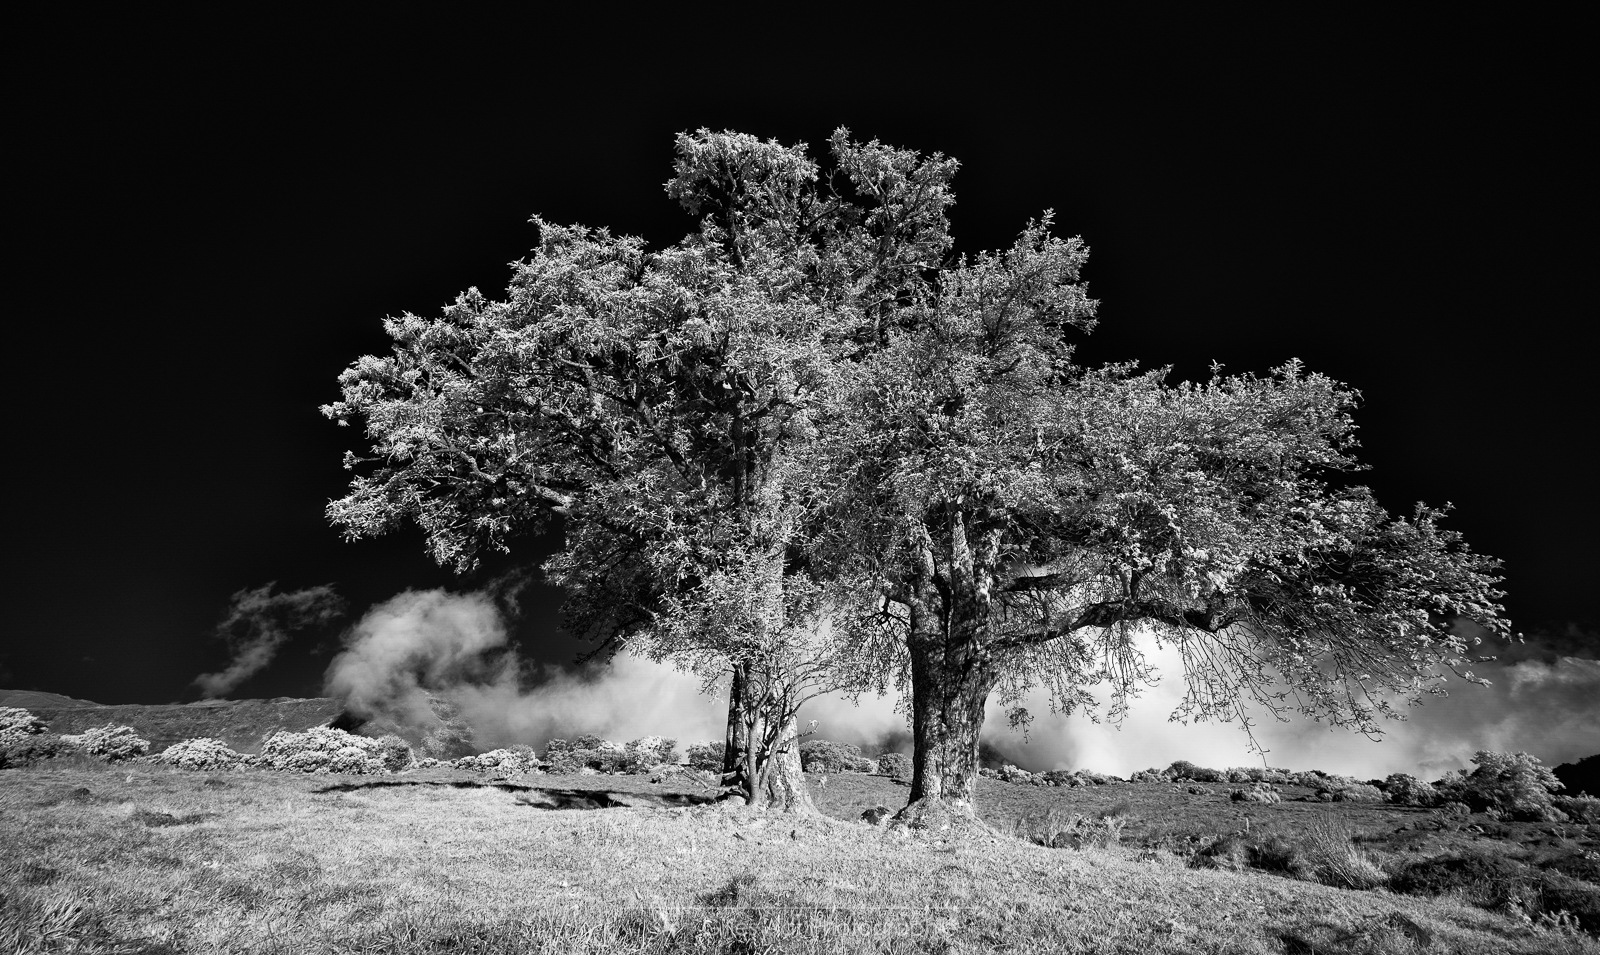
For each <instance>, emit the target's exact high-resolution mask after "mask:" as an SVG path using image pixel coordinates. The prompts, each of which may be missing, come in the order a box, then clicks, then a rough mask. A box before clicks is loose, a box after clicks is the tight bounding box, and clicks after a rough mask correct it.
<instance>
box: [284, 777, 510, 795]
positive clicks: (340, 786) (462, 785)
mask: <svg viewBox="0 0 1600 955" xmlns="http://www.w3.org/2000/svg"><path fill="white" fill-rule="evenodd" d="M399 786H432V787H434V788H438V789H499V790H501V791H503V792H508V793H514V792H529V791H531V790H533V789H536V788H537V787H535V786H522V785H519V784H517V783H508V782H492V783H480V782H477V781H476V780H471V779H453V780H448V781H444V780H437V779H374V780H372V781H371V782H365V783H337V784H335V785H332V786H324V787H322V788H321V789H313V790H312V792H314V793H318V794H321V793H353V792H357V791H359V790H362V789H393V788H396V787H399Z"/></svg>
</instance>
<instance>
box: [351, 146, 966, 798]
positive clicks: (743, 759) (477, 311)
mask: <svg viewBox="0 0 1600 955" xmlns="http://www.w3.org/2000/svg"><path fill="white" fill-rule="evenodd" d="M677 146H678V159H677V163H676V166H675V176H674V178H673V179H672V180H671V181H670V182H669V183H668V184H667V191H668V193H669V194H670V195H671V196H672V197H673V198H675V199H677V200H678V201H679V203H680V204H681V205H682V206H683V207H684V208H685V209H686V210H687V211H688V212H690V213H691V214H693V215H696V216H699V217H700V225H699V229H698V230H697V231H695V232H693V233H691V234H690V235H689V236H687V237H686V238H685V239H684V240H683V241H682V242H680V243H679V244H678V245H676V246H674V247H671V248H669V249H666V250H663V251H660V252H655V253H651V252H647V251H646V250H645V248H644V246H643V243H642V242H640V241H639V240H637V239H632V238H617V237H613V236H611V235H610V234H609V233H608V232H606V231H605V230H591V229H584V228H579V227H560V226H555V225H552V224H549V223H544V222H542V221H540V222H538V225H539V228H540V232H541V235H540V239H541V242H540V247H539V248H538V249H537V250H536V251H535V252H534V254H533V255H532V256H530V257H529V258H528V259H527V260H525V261H523V262H520V263H516V265H515V267H514V275H513V279H512V282H511V286H510V288H509V290H508V293H507V297H506V299H505V300H504V301H491V300H489V299H487V298H485V297H484V296H483V295H481V294H480V293H479V292H478V291H477V290H476V289H473V290H470V291H468V292H467V293H465V294H463V295H462V296H460V297H459V298H458V299H457V301H456V302H455V303H454V304H453V305H452V306H450V307H448V308H446V309H444V311H443V314H442V315H441V316H440V317H438V318H433V319H424V318H420V317H418V316H415V315H411V314H407V315H405V316H403V317H402V318H399V319H391V320H389V321H387V322H386V323H385V328H386V329H387V330H388V332H389V334H390V336H391V337H392V338H393V340H394V350H393V353H392V354H391V355H389V356H386V357H383V358H378V357H373V356H367V357H364V358H362V359H360V360H358V361H357V362H356V363H355V364H353V365H352V366H351V367H350V368H349V369H348V370H347V371H346V372H345V373H344V374H343V375H342V376H341V379H340V382H341V386H342V389H343V399H342V400H341V401H338V402H335V403H333V404H331V405H329V406H327V407H326V408H325V409H324V410H325V413H327V414H328V415H329V416H330V417H333V418H336V419H338V420H339V421H340V422H341V423H346V422H348V421H349V420H350V419H351V418H355V417H361V418H365V420H366V424H367V432H368V436H369V438H370V439H371V441H372V444H373V447H374V450H375V457H373V458H358V457H356V456H354V455H348V456H347V460H346V463H347V466H348V467H350V468H352V469H354V468H357V467H362V466H364V465H366V464H368V463H369V462H376V463H377V465H378V466H377V468H376V469H375V470H374V471H372V473H368V474H360V475H358V476H356V477H355V478H354V480H353V481H352V490H351V493H350V494H349V495H347V496H346V497H345V498H343V499H341V500H338V501H335V502H333V503H332V504H331V505H330V506H329V510H328V513H329V517H330V519H331V520H332V521H333V522H334V523H335V524H338V525H340V526H342V527H343V528H344V529H345V532H346V534H347V535H348V536H350V537H360V536H367V535H372V534H378V533H382V532H384V531H386V530H388V529H390V528H392V527H394V526H396V525H397V524H399V523H402V522H406V521H410V522H414V523H416V524H417V525H418V526H420V527H421V528H422V530H423V531H424V533H425V535H426V536H427V539H428V543H429V546H430V548H431V550H432V552H433V554H434V556H435V558H436V559H438V560H439V561H440V562H441V563H444V564H447V565H450V566H454V567H456V568H457V569H463V570H464V569H468V568H470V567H471V566H473V565H474V564H475V562H476V561H477V560H478V558H479V556H480V555H481V554H482V553H483V552H484V551H486V550H499V551H505V550H508V549H509V547H510V546H511V545H512V543H513V542H514V541H517V540H519V539H522V538H525V537H526V536H528V535H530V534H534V533H538V532H541V531H544V530H548V529H551V528H555V527H559V528H560V529H561V530H562V531H563V533H564V538H565V543H564V547H563V549H562V550H561V551H560V552H559V553H558V554H556V555H555V556H554V557H553V558H552V559H551V560H550V561H548V562H547V564H546V568H545V569H546V572H547V574H548V576H549V579H550V580H551V581H552V582H554V583H557V584H559V585H562V586H563V587H564V588H565V589H566V590H567V592H568V599H567V602H566V605H565V612H566V618H567V620H568V622H569V625H570V627H571V629H574V630H576V631H577V632H579V633H581V634H583V635H586V636H589V637H591V638H593V639H595V640H596V641H597V642H599V643H600V644H601V645H602V646H603V647H606V648H608V649H617V648H627V649H633V650H637V651H639V652H643V653H647V654H649V655H651V656H653V657H656V658H658V659H674V660H677V661H679V662H681V663H684V664H685V665H688V666H691V667H693V668H695V669H696V670H697V671H698V672H701V673H702V675H707V676H708V677H709V676H715V675H717V674H720V673H723V672H727V671H729V670H731V672H732V675H733V683H732V689H731V693H730V719H729V723H730V737H729V740H728V742H729V746H728V760H729V768H730V769H732V770H734V771H735V772H736V774H737V776H738V777H739V780H740V784H741V786H742V787H743V788H744V790H745V792H746V795H747V797H748V798H749V799H751V800H752V802H766V801H775V802H777V803H778V804H780V805H783V806H785V807H787V808H797V809H803V808H805V807H806V806H807V805H809V797H808V796H807V795H806V793H805V789H804V786H803V784H801V783H800V782H799V760H798V752H797V745H796V744H797V739H798V732H797V730H796V729H795V726H794V710H795V708H796V707H798V705H799V702H801V701H803V700H804V698H806V696H807V695H808V694H811V693H814V692H817V691H818V688H819V687H823V686H828V687H836V686H839V685H843V684H849V683H852V682H855V681H859V680H861V679H863V674H862V672H861V671H860V670H859V669H858V668H833V667H828V666H824V665H822V664H823V663H824V662H826V661H827V660H828V659H830V653H831V652H832V649H831V648H834V647H836V643H834V642H833V641H832V638H831V636H829V632H830V631H829V628H828V627H826V626H824V623H825V622H826V620H827V619H828V618H829V615H830V613H831V611H830V610H829V609H828V608H829V607H830V606H831V605H832V604H831V602H830V601H832V600H833V597H832V596H830V592H829V591H828V589H827V588H826V587H819V586H817V585H815V583H814V581H813V580H812V577H811V576H810V575H809V574H808V573H807V572H806V568H805V567H804V566H803V563H804V548H802V547H800V546H798V543H799V542H798V541H797V539H796V530H797V528H798V527H799V526H800V524H801V522H802V519H803V518H804V517H805V516H806V515H807V514H808V512H809V510H810V509H814V508H815V507H816V506H817V501H818V500H819V497H820V488H821V485H819V484H818V481H817V475H818V474H819V473H820V471H819V469H818V468H817V467H816V466H815V462H814V461H813V460H812V459H811V456H810V455H811V451H810V449H811V446H812V445H813V443H814V441H813V439H814V436H815V423H814V419H815V416H816V415H817V413H818V411H819V409H821V408H824V407H826V406H827V405H828V403H829V402H832V401H835V400H837V396H838V395H839V394H840V388H839V385H838V371H839V369H840V368H841V367H842V366H843V365H846V364H848V363H849V362H851V361H855V360H858V357H859V356H861V355H864V354H869V353H871V352H872V351H873V350H875V349H877V348H879V347H881V346H882V343H883V341H884V340H885V338H886V335H887V329H886V328H885V327H884V324H883V323H884V320H885V317H886V316H889V315H892V314H894V311H895V309H897V308H900V307H903V306H905V305H907V304H909V303H911V302H914V301H917V300H918V299H919V297H920V294H921V289H922V287H923V286H925V285H926V282H927V279H926V274H927V273H929V272H930V271H931V270H932V269H933V268H934V267H935V266H936V265H937V263H938V260H939V256H941V255H942V254H943V253H944V251H945V249H946V248H947V247H948V244H949V240H948V234H947V223H946V220H945V215H944V210H945V207H946V206H947V205H948V203H949V197H948V190H947V184H948V181H949V178H950V176H951V175H952V174H953V172H954V168H955V167H954V163H951V162H949V161H946V160H944V159H942V158H941V157H938V156H934V157H931V158H924V157H921V156H918V155H916V154H914V153H910V152H905V151H900V150H893V149H890V148H888V147H884V146H881V145H880V144H878V143H877V142H875V141H874V142H871V143H866V144H858V143H855V142H853V141H852V140H851V139H850V137H849V133H848V131H847V130H843V129H841V130H839V131H837V132H836V133H835V134H834V136H833V138H832V140H831V147H832V158H833V164H834V167H835V168H834V171H833V173H832V174H831V175H830V176H829V177H828V179H827V181H826V182H825V183H824V182H821V181H819V169H818V167H817V166H816V164H815V163H813V162H812V161H811V160H810V159H809V158H807V157H806V155H805V153H804V150H803V149H801V148H799V147H782V146H780V145H778V144H777V143H775V142H765V143H764V142H761V141H759V140H756V139H754V138H753V137H749V136H742V135H739V134H732V133H719V134H713V133H710V132H707V131H705V130H701V131H700V132H699V133H698V134H696V135H693V136H689V135H683V136H680V137H679V139H678V143H677ZM536 221H538V220H536ZM741 746H743V747H744V749H743V750H741Z"/></svg>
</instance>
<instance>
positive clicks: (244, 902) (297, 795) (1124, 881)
mask: <svg viewBox="0 0 1600 955" xmlns="http://www.w3.org/2000/svg"><path fill="white" fill-rule="evenodd" d="M836 778H837V777H836ZM535 781H537V782H538V784H539V785H540V786H546V787H554V788H555V789H558V790H563V789H564V790H567V791H572V792H577V791H581V790H584V789H588V790H591V791H598V790H600V789H601V787H602V786H603V785H604V784H615V783H616V782H618V781H619V780H618V779H617V778H611V777H607V778H596V777H578V778H565V779H559V780H558V779H551V778H537V777H536V778H534V779H533V780H528V781H527V782H528V783H530V784H531V783H533V782H535ZM374 782H378V781H375V780H372V779H366V778H359V777H351V778H340V777H328V776H322V777H297V776H285V775H269V774H265V773H258V772H254V771H240V772H229V773H211V774H200V773H188V772H184V771H181V770H174V769H168V768H164V767H158V766H133V767H123V768H116V767H113V768H109V769H108V768H97V769H96V768H84V767H76V768H63V767H60V766H45V767H36V768H33V769H27V770H7V771H4V772H0V894H3V903H0V950H3V949H4V946H5V945H6V940H7V939H8V938H9V939H11V940H12V941H11V944H12V946H13V948H15V947H17V946H19V945H20V944H21V943H20V942H17V941H16V940H17V939H24V938H32V939H35V940H38V944H37V945H35V947H34V948H32V949H23V950H27V951H38V952H58V951H59V952H66V951H96V952H123V953H134V952H141V953H144V955H157V953H163V952H218V953H244V952H251V953H296V955H298V953H307V955H311V953H342V952H388V953H422V952H430V953H433V952H462V953H466V952H474V953H491V952H518V953H521V952H537V951H549V952H585V951H587V952H614V951H643V952H668V951H672V952H705V953H711V952H729V953H731V952H763V951H772V952H823V951H829V952H832V951H880V952H967V951H1017V952H1030V951H1040V952H1137V953H1140V955H1159V953H1198V952H1216V953H1223V952H1229V953H1232V952H1240V953H1278V952H1284V951H1308V952H1309V951H1318V952H1322V951H1327V952H1347V951H1372V952H1377V951H1388V950H1390V948H1373V947H1372V946H1371V945H1367V947H1366V948H1353V947H1351V944H1349V943H1348V940H1349V939H1356V938H1360V939H1368V941H1370V940H1371V939H1372V938H1378V937H1379V935H1382V933H1378V935H1374V933H1373V931H1367V929H1363V928H1362V927H1363V926H1366V927H1368V928H1371V927H1372V926H1391V927H1392V926H1394V925H1402V924H1407V925H1416V926H1421V927H1422V928H1423V929H1424V930H1425V936H1426V944H1425V945H1424V946H1422V947H1420V948H1419V947H1417V946H1416V944H1415V942H1414V940H1412V936H1411V935H1407V934H1405V933H1404V932H1402V933H1401V936H1403V938H1404V939H1405V940H1411V941H1408V944H1413V948H1412V949H1411V950H1415V951H1426V952H1494V953H1496V955H1502V953H1514V952H1547V951H1557V950H1569V951H1592V950H1594V949H1593V948H1585V947H1583V946H1584V945H1586V944H1587V942H1586V941H1584V940H1583V939H1582V938H1579V937H1576V936H1570V935H1563V934H1559V933H1552V932H1549V931H1540V930H1537V929H1534V928H1530V927H1528V926H1525V925H1519V924H1517V923H1515V922H1512V921H1510V920H1507V919H1504V918H1502V917H1499V916H1495V915H1492V914H1489V913H1485V912H1481V911H1478V910H1475V909H1471V908H1468V907H1466V906H1463V905H1460V904H1457V903H1451V902H1439V901H1431V900H1421V899H1412V898H1401V897H1395V896H1389V895H1386V894H1382V893H1358V892H1347V891H1340V890H1337V889H1333V888H1328V887H1324V886H1319V885H1310V884H1305V883H1298V882H1292V881H1289V880H1284V879H1281V878H1275V877H1273V876H1269V875H1264V874H1258V873H1253V872H1250V873H1237V874H1236V873H1224V872H1200V871H1191V870H1187V869H1184V868H1182V867H1181V866H1177V865H1171V864H1165V863H1164V862H1162V861H1161V860H1159V859H1156V858H1154V857H1152V856H1151V855H1150V854H1146V856H1145V858H1146V860H1147V861H1140V857H1139V856H1138V855H1136V854H1135V853H1134V852H1133V851H1132V850H1125V849H1119V848H1116V847H1112V848H1109V849H1085V850H1082V851H1063V850H1050V849H1045V848H1042V847H1039V846H1036V845H1031V844H1029V843H1027V842H1024V841H1022V840H1015V839H998V840H984V841H981V842H975V843H965V844H944V843H940V842H937V841H912V840H907V839H906V838H904V837H902V836H898V835H895V834H892V833H888V832H886V831H884V830H882V829H875V828H871V827H868V826H865V825H862V824H859V823H852V822H845V821H841V820H837V819H833V818H827V817H822V818H813V819H807V820H795V819H792V818H784V817H781V816H773V817H764V816H762V815H760V814H756V813H751V812H749V811H746V810H727V809H714V808H709V807H689V808H666V809H662V808H626V807H625V808H613V809H606V810H603V811H593V810H580V809H557V810H551V809H543V808H538V804H539V803H540V802H546V803H548V801H549V800H542V799H540V798H532V797H530V795H529V791H526V790H522V789H519V788H516V786H514V785H513V786H506V787H504V788H497V787H495V786H492V785H486V784H483V783H482V781H477V780H471V779H467V778H464V777H459V776H458V777H451V778H425V777H419V778H413V777H403V778H402V779H399V780H384V781H383V782H386V783H388V785H373V783H374ZM395 782H403V783H405V784H404V785H394V784H393V783H395ZM831 789H833V787H832V786H831V785H830V790H831ZM619 795H621V796H623V797H626V796H627V794H626V793H623V794H619ZM646 795H648V794H647V793H644V792H642V791H640V792H636V793H635V794H634V796H635V798H641V799H642V798H643V797H644V796H646ZM839 795H843V794H841V793H837V792H836V793H834V794H833V796H839ZM858 795H860V794H858ZM833 796H829V797H828V798H830V799H831V798H833ZM608 798H610V797H608ZM611 801H612V802H613V803H615V802H617V801H622V800H619V799H615V798H613V799H612V800H611ZM874 804H875V803H874ZM835 808H837V807H835ZM1402 920H1403V921H1402ZM1362 931H1366V933H1367V934H1365V935H1362V934H1361V932H1362ZM1386 931H1387V930H1386ZM8 933H9V934H8ZM1340 933H1343V934H1340ZM1352 933H1355V934H1352ZM1392 935H1393V932H1390V933H1389V935H1383V936H1382V937H1383V938H1389V937H1390V936H1392ZM1418 937H1421V936H1418ZM1340 938H1345V939H1346V942H1339V941H1337V939H1340ZM1330 940H1331V941H1330ZM1380 940H1381V939H1380ZM1391 941H1392V939H1391ZM1325 942H1327V943H1328V944H1331V945H1333V947H1326V946H1325V945H1324V943H1325ZM1362 944H1367V943H1365V942H1363V943H1362ZM1384 944H1386V945H1387V944H1388V942H1384ZM74 946H76V947H74ZM1295 946H1300V947H1298V948H1296V947H1295ZM1305 946H1312V947H1309V948H1308V947H1305ZM1339 946H1343V947H1339ZM1558 946H1565V948H1564V949H1563V948H1560V947H1558ZM1391 948H1392V946H1391ZM1394 950H1395V951H1399V949H1394Z"/></svg>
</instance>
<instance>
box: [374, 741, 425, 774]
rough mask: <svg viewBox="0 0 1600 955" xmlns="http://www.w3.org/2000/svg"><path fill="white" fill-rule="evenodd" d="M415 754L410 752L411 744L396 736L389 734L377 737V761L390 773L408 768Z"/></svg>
mask: <svg viewBox="0 0 1600 955" xmlns="http://www.w3.org/2000/svg"><path fill="white" fill-rule="evenodd" d="M415 759H416V755H415V754H414V753H412V752H411V744H410V743H407V742H406V741H405V740H403V739H401V738H400V737H398V736H395V735H393V734H390V735H388V736H380V737H378V762H380V763H382V764H383V768H384V769H385V770H387V771H388V772H391V773H398V772H400V771H401V770H404V769H410V768H411V763H412V762H413V761H414V760H415Z"/></svg>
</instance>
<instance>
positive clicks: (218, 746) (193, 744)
mask: <svg viewBox="0 0 1600 955" xmlns="http://www.w3.org/2000/svg"><path fill="white" fill-rule="evenodd" d="M239 759H240V757H239V754H238V753H236V752H234V751H233V750H232V749H229V748H228V745H227V744H226V743H224V742H222V740H219V739H212V738H210V737H209V736H201V737H197V738H195V739H186V740H184V741H183V742H181V743H173V744H172V745H171V746H168V747H167V748H166V749H164V750H162V751H161V752H160V753H157V754H156V756H155V761H156V762H158V763H162V764H163V765H167V766H177V767H178V768H180V769H200V770H211V769H231V768H233V767H235V766H237V765H239Z"/></svg>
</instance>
